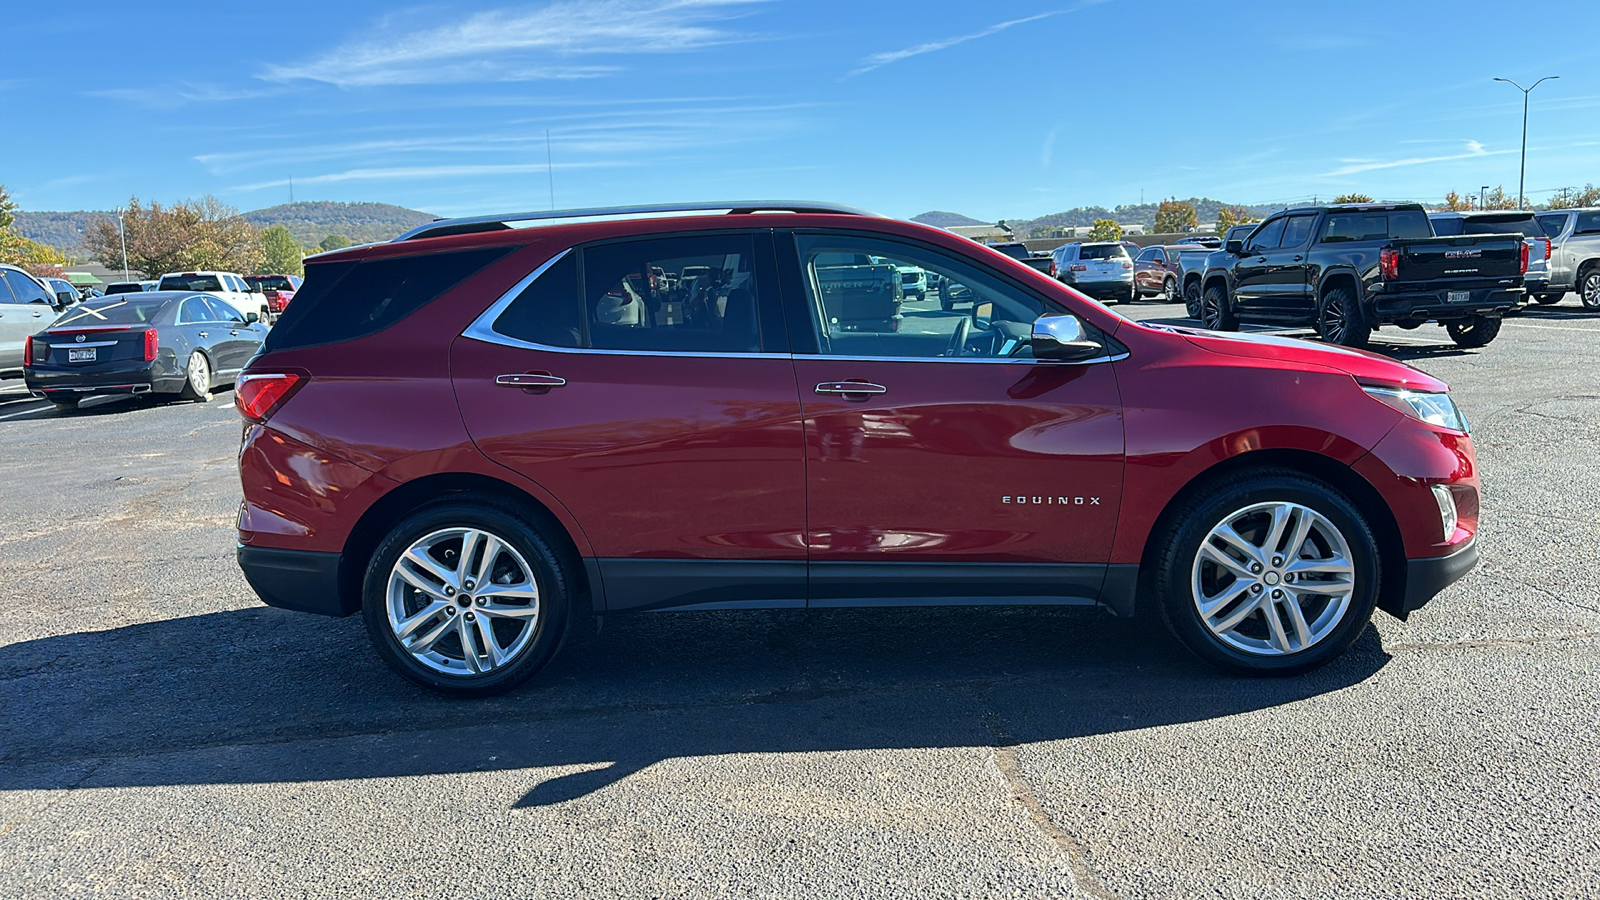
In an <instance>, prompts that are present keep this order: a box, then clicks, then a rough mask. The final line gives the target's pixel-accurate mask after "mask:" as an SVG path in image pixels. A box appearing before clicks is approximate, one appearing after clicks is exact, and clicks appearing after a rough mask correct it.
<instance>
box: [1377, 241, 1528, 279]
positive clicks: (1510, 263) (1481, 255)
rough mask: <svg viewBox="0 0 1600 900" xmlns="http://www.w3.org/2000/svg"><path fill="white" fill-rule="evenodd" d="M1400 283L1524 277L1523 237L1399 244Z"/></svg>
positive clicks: (1397, 243) (1396, 243)
mask: <svg viewBox="0 0 1600 900" xmlns="http://www.w3.org/2000/svg"><path fill="white" fill-rule="evenodd" d="M1389 246H1390V247H1392V248H1394V249H1396V250H1398V251H1399V253H1400V271H1399V275H1400V277H1399V278H1398V279H1396V280H1397V281H1450V280H1453V279H1482V278H1514V277H1519V276H1521V275H1522V235H1520V234H1488V235H1463V236H1461V237H1438V238H1427V239H1418V240H1408V241H1396V242H1394V243H1393V244H1390V245H1389Z"/></svg>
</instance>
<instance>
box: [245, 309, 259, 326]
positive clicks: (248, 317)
mask: <svg viewBox="0 0 1600 900" xmlns="http://www.w3.org/2000/svg"><path fill="white" fill-rule="evenodd" d="M244 320H245V322H246V323H248V324H250V325H254V324H255V323H257V322H259V321H261V313H253V312H249V313H245V314H244Z"/></svg>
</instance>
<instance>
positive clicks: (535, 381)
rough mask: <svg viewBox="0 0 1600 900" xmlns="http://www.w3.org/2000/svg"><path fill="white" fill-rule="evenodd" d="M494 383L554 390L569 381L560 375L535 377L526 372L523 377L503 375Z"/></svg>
mask: <svg viewBox="0 0 1600 900" xmlns="http://www.w3.org/2000/svg"><path fill="white" fill-rule="evenodd" d="M494 383H495V384H503V385H506V386H508V387H519V388H541V387H542V388H553V387H561V386H562V385H564V384H566V383H567V380H566V379H565V378H562V377H560V376H558V375H535V374H532V373H527V372H524V373H523V374H521V375H501V376H500V377H498V378H496V379H495V380H494Z"/></svg>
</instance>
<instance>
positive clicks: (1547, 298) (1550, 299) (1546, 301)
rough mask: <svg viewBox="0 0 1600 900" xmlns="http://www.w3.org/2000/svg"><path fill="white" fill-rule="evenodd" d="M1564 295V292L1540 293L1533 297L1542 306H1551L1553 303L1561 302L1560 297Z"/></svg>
mask: <svg viewBox="0 0 1600 900" xmlns="http://www.w3.org/2000/svg"><path fill="white" fill-rule="evenodd" d="M1564 296H1566V295H1565V294H1540V295H1538V296H1536V297H1534V298H1533V299H1534V300H1536V301H1538V302H1539V303H1540V304H1541V305H1543V306H1551V305H1553V304H1556V303H1560V302H1561V298H1562V297H1564Z"/></svg>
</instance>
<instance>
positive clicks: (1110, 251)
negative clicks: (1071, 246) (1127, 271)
mask: <svg viewBox="0 0 1600 900" xmlns="http://www.w3.org/2000/svg"><path fill="white" fill-rule="evenodd" d="M1119 257H1120V258H1122V259H1127V258H1128V248H1127V247H1124V246H1122V245H1121V244H1084V245H1083V246H1082V247H1080V248H1079V249H1078V258H1079V259H1117V258H1119Z"/></svg>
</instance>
